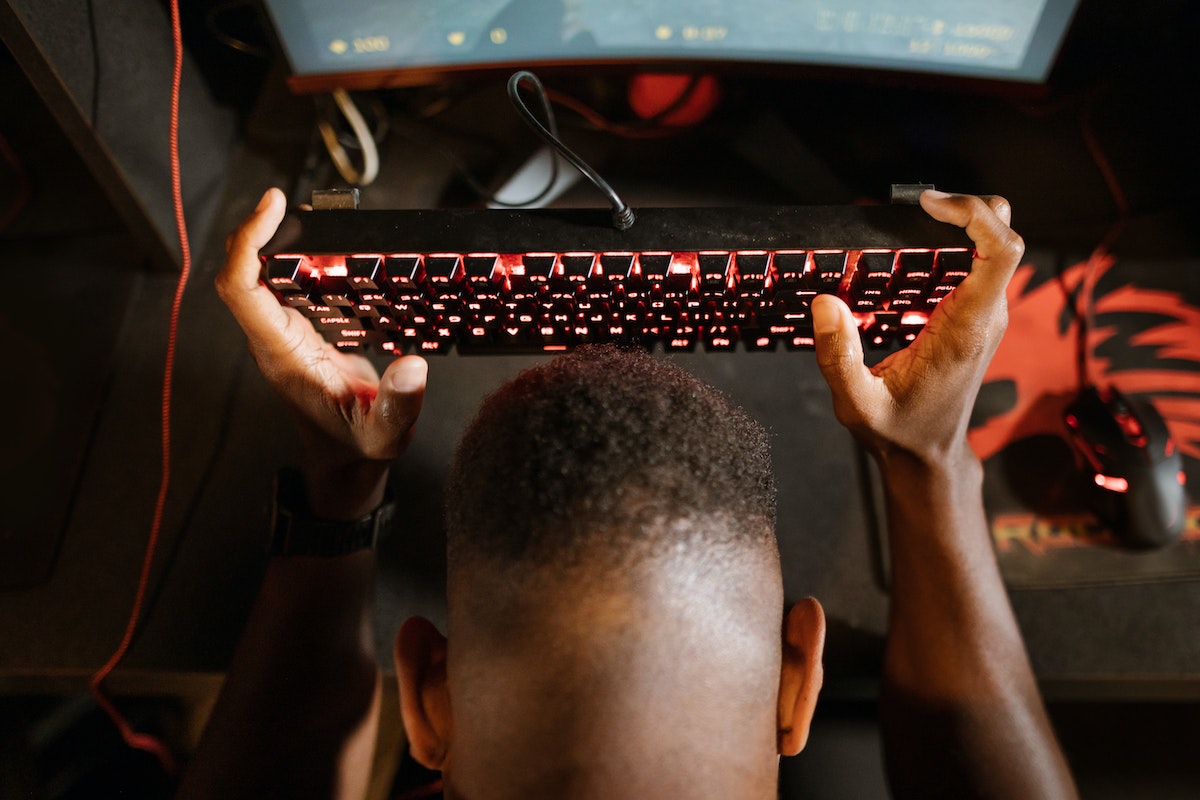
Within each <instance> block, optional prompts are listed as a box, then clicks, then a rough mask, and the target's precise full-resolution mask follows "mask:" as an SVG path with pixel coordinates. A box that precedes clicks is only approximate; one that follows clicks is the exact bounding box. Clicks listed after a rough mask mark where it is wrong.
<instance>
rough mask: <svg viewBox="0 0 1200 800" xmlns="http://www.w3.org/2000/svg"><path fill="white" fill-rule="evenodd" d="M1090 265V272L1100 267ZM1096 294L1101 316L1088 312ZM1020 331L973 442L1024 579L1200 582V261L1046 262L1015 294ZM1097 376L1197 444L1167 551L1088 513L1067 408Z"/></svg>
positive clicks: (993, 371)
mask: <svg viewBox="0 0 1200 800" xmlns="http://www.w3.org/2000/svg"><path fill="white" fill-rule="evenodd" d="M1089 272H1090V275H1089ZM1089 284H1091V285H1093V286H1094V291H1092V293H1091V294H1092V297H1093V298H1094V300H1093V311H1092V324H1091V325H1089V326H1085V327H1086V328H1087V329H1088V330H1087V331H1086V332H1085V331H1082V330H1081V326H1080V324H1079V321H1078V320H1079V317H1078V316H1077V315H1076V314H1075V312H1074V309H1075V308H1076V306H1077V304H1079V303H1080V302H1081V297H1082V296H1083V295H1085V294H1086V293H1087V290H1088V286H1089ZM1008 298H1009V327H1008V331H1007V333H1006V335H1005V338H1004V341H1003V342H1002V343H1001V345H1000V348H999V350H998V351H997V352H996V355H995V357H994V358H993V360H992V363H991V365H990V366H989V368H988V372H987V375H986V377H985V379H984V384H983V387H982V388H981V390H980V394H979V398H978V401H977V403H976V407H975V413H974V416H973V418H972V429H971V434H970V437H971V444H972V446H973V447H974V448H975V451H976V452H977V453H978V454H979V456H980V457H981V458H982V459H983V461H984V468H985V477H984V502H985V505H986V508H987V511H988V515H989V519H990V523H991V529H992V536H993V539H994V540H995V544H996V551H997V555H998V558H999V561H1000V567H1001V571H1002V572H1003V574H1004V577H1005V580H1006V582H1007V584H1008V585H1009V586H1010V587H1013V588H1035V587H1061V586H1080V585H1097V584H1113V583H1138V582H1151V581H1162V580H1172V579H1188V578H1197V577H1200V263H1197V262H1196V261H1194V260H1193V261H1182V260H1181V261H1166V260H1153V261H1137V260H1133V259H1129V258H1122V259H1119V260H1117V259H1113V258H1107V257H1105V258H1098V259H1094V260H1091V261H1089V260H1086V259H1085V260H1080V261H1077V262H1068V263H1066V264H1064V265H1056V264H1055V263H1054V262H1053V260H1051V259H1049V258H1045V257H1033V259H1032V261H1031V263H1027V264H1025V265H1023V266H1022V267H1021V268H1020V269H1019V270H1018V272H1017V274H1016V275H1015V277H1014V278H1013V280H1012V282H1011V283H1010V285H1009V290H1008ZM1085 335H1086V343H1084V344H1085V352H1086V353H1088V358H1087V373H1088V377H1089V379H1090V380H1091V381H1092V382H1093V383H1095V384H1097V385H1100V386H1106V385H1111V386H1115V387H1116V388H1118V389H1119V390H1121V391H1122V392H1124V393H1125V394H1127V395H1130V396H1136V397H1141V398H1144V399H1147V400H1149V401H1151V402H1152V403H1153V404H1154V405H1155V407H1156V408H1157V409H1158V411H1159V413H1160V414H1161V415H1162V416H1163V418H1164V420H1165V422H1166V424H1167V427H1168V429H1169V430H1170V432H1171V435H1172V437H1173V438H1174V440H1175V442H1176V444H1177V446H1178V447H1179V449H1180V451H1181V452H1182V453H1183V464H1184V472H1185V475H1186V478H1187V489H1186V493H1187V496H1188V505H1189V508H1188V511H1187V514H1186V517H1185V526H1184V533H1183V535H1182V537H1181V538H1180V539H1179V540H1178V541H1176V542H1174V543H1172V544H1170V545H1168V546H1166V547H1163V548H1159V549H1153V550H1141V551H1136V550H1131V549H1129V548H1126V547H1123V546H1122V545H1121V543H1120V540H1119V538H1118V537H1117V536H1114V535H1113V533H1112V532H1111V531H1109V530H1108V529H1107V528H1106V527H1105V526H1104V525H1103V524H1102V523H1101V522H1100V521H1099V520H1098V519H1097V518H1096V517H1095V516H1094V515H1093V514H1092V513H1091V512H1090V511H1089V508H1088V502H1087V496H1086V492H1087V491H1088V487H1087V484H1086V481H1087V479H1088V478H1089V477H1090V475H1089V474H1088V473H1085V472H1084V470H1083V469H1082V468H1081V466H1080V465H1079V463H1078V462H1077V461H1076V456H1075V454H1074V452H1073V450H1072V449H1071V447H1070V446H1069V445H1068V444H1067V438H1066V437H1067V434H1066V429H1065V426H1064V423H1063V421H1062V419H1063V409H1064V408H1065V407H1066V405H1067V404H1068V403H1069V402H1070V401H1071V400H1072V399H1073V398H1074V397H1075V395H1076V393H1077V392H1078V390H1079V387H1080V369H1079V358H1078V355H1077V354H1078V352H1079V350H1080V345H1081V337H1083V336H1085Z"/></svg>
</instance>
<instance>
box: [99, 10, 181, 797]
mask: <svg viewBox="0 0 1200 800" xmlns="http://www.w3.org/2000/svg"><path fill="white" fill-rule="evenodd" d="M171 36H172V39H173V40H174V46H175V65H174V71H173V73H172V76H171V115H170V144H169V146H170V154H171V194H172V200H173V201H174V207H175V226H176V228H177V230H178V232H179V249H180V253H181V256H182V264H181V267H180V270H179V281H178V283H177V284H176V286H175V299H174V301H173V302H172V303H171V320H170V324H169V326H168V328H167V354H166V364H165V367H164V370H163V384H162V473H161V479H160V482H159V486H158V499H157V501H156V502H155V504H154V520H153V522H152V523H151V525H150V538H149V539H148V540H147V542H146V554H145V556H144V557H143V559H142V572H141V575H140V576H139V577H138V584H137V593H136V595H135V596H134V601H133V609H132V610H131V611H130V613H129V620H128V622H127V623H126V625H125V633H124V635H123V636H122V637H121V643H120V645H118V646H117V649H116V651H115V652H114V653H113V654H112V656H111V657H110V658H109V659H108V663H106V664H105V665H104V666H103V667H101V668H100V669H99V670H97V671H96V674H94V675H93V676H92V678H91V682H90V684H89V689H90V690H91V692H92V695H93V696H94V697H95V698H96V702H97V703H99V704H100V707H101V708H103V709H104V710H105V712H107V713H108V716H109V717H111V718H112V721H113V723H114V724H115V725H116V726H117V729H118V730H119V731H120V732H121V738H123V739H124V740H125V743H126V744H128V745H129V746H130V747H133V748H136V749H138V750H145V751H146V752H148V753H151V754H152V755H154V757H155V758H157V759H158V761H159V763H160V764H162V767H163V769H164V770H165V771H166V772H167V773H168V774H174V773H175V758H174V756H172V754H171V751H170V749H169V748H168V747H167V746H166V745H165V744H164V743H163V742H162V741H160V740H159V739H157V738H155V737H154V736H151V735H149V734H145V733H138V732H137V731H135V730H133V728H132V726H130V724H129V721H128V720H126V719H125V717H124V716H123V715H122V714H121V712H120V711H119V710H118V709H117V707H116V706H115V705H113V703H112V701H111V700H110V699H109V698H108V696H107V695H106V694H105V693H104V688H103V686H102V685H101V684H102V683H103V682H104V679H105V678H107V677H108V676H109V674H110V673H112V671H113V670H114V669H116V667H117V665H118V664H119V663H121V660H122V659H123V658H124V657H125V654H126V653H127V652H128V651H129V647H130V644H132V642H133V635H134V632H135V631H136V630H137V626H138V623H139V622H140V621H141V616H142V606H143V604H144V603H145V600H146V591H147V587H148V586H149V583H150V568H151V567H152V566H153V564H154V552H155V550H156V549H157V546H158V535H159V532H160V531H161V529H162V520H163V510H164V508H165V507H166V503H167V487H168V486H169V485H170V483H171V378H172V376H173V374H174V372H175V343H176V340H177V338H178V334H179V309H180V306H181V305H182V303H183V290H184V289H185V288H186V287H187V280H188V273H189V272H191V266H192V256H191V248H190V247H189V246H188V236H187V224H186V222H185V219H184V215H183V190H182V188H181V181H180V168H179V90H180V79H181V76H182V74H183V34H182V31H181V29H180V23H179V0H171Z"/></svg>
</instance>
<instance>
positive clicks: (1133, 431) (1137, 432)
mask: <svg viewBox="0 0 1200 800" xmlns="http://www.w3.org/2000/svg"><path fill="white" fill-rule="evenodd" d="M1117 424H1118V425H1120V426H1121V432H1122V433H1124V434H1125V438H1126V439H1127V440H1129V441H1130V442H1131V443H1132V444H1135V445H1137V446H1138V447H1141V446H1143V445H1145V444H1146V432H1145V431H1144V430H1142V423H1140V422H1138V418H1137V417H1135V416H1134V415H1133V414H1130V413H1129V412H1128V411H1127V410H1125V409H1122V410H1120V411H1118V412H1117Z"/></svg>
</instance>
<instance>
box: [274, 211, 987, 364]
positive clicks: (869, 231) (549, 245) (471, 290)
mask: <svg viewBox="0 0 1200 800" xmlns="http://www.w3.org/2000/svg"><path fill="white" fill-rule="evenodd" d="M973 253H974V250H973V246H972V243H971V241H970V240H969V239H968V238H967V236H966V234H965V233H964V232H963V231H962V230H961V229H960V228H957V227H955V226H952V225H948V224H945V223H941V222H937V221H935V220H933V219H931V218H930V217H929V216H928V215H927V214H925V212H924V210H922V209H921V208H920V207H919V206H916V205H886V206H783V207H761V208H759V207H747V208H646V209H639V210H638V212H637V222H636V223H635V224H634V225H633V227H631V228H630V229H628V230H625V231H619V230H617V229H615V228H614V227H612V225H611V224H610V215H609V211H608V210H607V209H538V210H499V209H497V210H465V209H439V210H403V211H401V210H386V211H383V210H358V209H337V210H318V211H301V212H295V213H289V215H288V216H287V218H286V219H285V220H284V222H283V224H282V225H281V226H280V229H279V231H278V233H277V234H276V236H275V238H274V239H273V240H272V242H271V243H270V244H269V245H268V247H267V248H265V249H264V251H263V256H262V263H263V267H262V278H263V281H264V282H265V283H266V284H267V285H268V286H269V287H270V288H271V290H272V291H273V292H274V293H275V294H276V296H277V297H278V298H279V300H280V302H281V303H283V304H285V305H288V306H291V307H293V308H296V309H297V310H298V311H299V312H300V313H301V314H303V315H304V316H306V317H308V318H309V319H310V320H311V321H312V324H313V325H314V327H315V328H316V329H317V330H318V331H320V332H321V333H322V335H323V336H324V337H325V338H326V339H327V340H328V341H330V342H332V343H333V344H334V345H336V346H337V347H338V348H339V349H342V350H346V351H353V352H361V351H364V350H366V349H367V348H372V349H375V350H376V351H381V352H385V353H393V354H398V353H402V352H418V353H444V352H448V351H449V350H451V349H455V348H456V349H457V350H458V351H459V352H460V353H479V354H485V353H529V352H555V351H561V350H567V349H569V348H571V347H573V346H575V345H579V344H584V343H592V342H620V343H630V344H637V345H641V346H644V347H648V348H653V347H655V346H656V345H661V346H662V347H663V348H664V349H665V350H668V351H689V350H695V349H697V348H703V349H705V350H710V351H727V350H734V349H736V348H737V347H738V346H739V344H740V346H741V347H742V348H743V349H745V350H755V351H757V350H775V349H777V348H779V347H782V348H784V349H791V350H796V349H800V350H803V349H811V348H812V347H813V334H812V320H811V316H810V311H809V305H810V303H811V301H812V298H813V297H815V296H816V295H817V294H820V293H832V294H837V295H838V296H839V297H841V298H842V299H843V300H845V301H846V302H847V304H849V306H850V308H851V310H852V311H853V312H854V315H855V318H856V320H857V321H858V325H859V329H860V332H861V333H862V336H863V339H864V343H865V344H866V345H867V346H869V347H874V348H890V347H901V346H904V345H905V344H907V343H908V342H909V341H912V340H913V339H914V338H915V337H916V335H917V333H918V332H919V331H920V330H921V328H922V326H924V324H925V322H926V321H927V320H928V318H929V314H930V313H931V312H932V310H933V309H934V307H936V305H937V304H938V303H939V302H940V301H941V300H942V299H943V298H944V297H945V296H946V295H947V294H949V293H950V292H951V291H952V290H953V289H954V287H955V286H956V285H957V284H958V283H959V282H960V281H962V279H963V278H964V277H966V275H967V274H969V272H970V269H971V261H972V256H973Z"/></svg>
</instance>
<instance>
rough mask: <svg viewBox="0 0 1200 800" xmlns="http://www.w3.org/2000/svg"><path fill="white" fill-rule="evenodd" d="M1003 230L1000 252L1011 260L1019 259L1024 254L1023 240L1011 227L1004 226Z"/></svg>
mask: <svg viewBox="0 0 1200 800" xmlns="http://www.w3.org/2000/svg"><path fill="white" fill-rule="evenodd" d="M1004 230H1005V233H1004V235H1003V236H1002V238H1001V240H1000V249H999V252H1000V254H1001V255H1003V256H1004V257H1005V258H1008V259H1011V260H1013V261H1020V260H1021V257H1022V256H1024V255H1025V240H1024V239H1022V238H1021V235H1020V234H1018V233H1017V232H1016V231H1014V230H1013V229H1012V228H1008V227H1005V229H1004Z"/></svg>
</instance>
